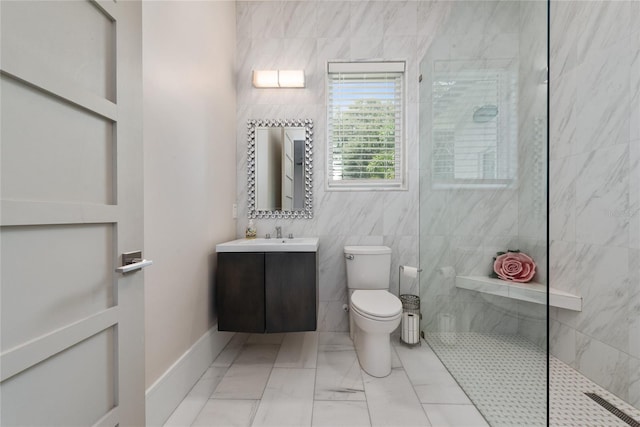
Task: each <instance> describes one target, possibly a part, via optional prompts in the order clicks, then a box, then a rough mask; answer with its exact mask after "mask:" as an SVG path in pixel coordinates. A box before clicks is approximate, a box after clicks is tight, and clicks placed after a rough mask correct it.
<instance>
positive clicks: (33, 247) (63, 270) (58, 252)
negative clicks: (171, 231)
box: [0, 153, 116, 352]
mask: <svg viewBox="0 0 640 427" xmlns="http://www.w3.org/2000/svg"><path fill="white" fill-rule="evenodd" d="M3 154H4V153H3ZM114 233H115V230H114V227H113V225H111V224H87V225H57V226H44V225H43V226H31V227H7V228H4V229H3V230H2V240H1V242H0V243H1V251H2V252H1V253H2V272H1V273H0V280H1V281H2V284H3V286H2V301H0V308H1V309H2V311H1V317H0V320H1V321H2V324H3V325H11V327H10V328H3V330H2V341H1V346H0V351H2V352H4V351H7V350H9V349H11V348H13V347H15V346H17V345H19V344H21V343H22V342H25V341H29V340H31V339H34V338H37V337H38V336H41V335H44V334H47V333H50V332H53V331H55V330H56V329H58V328H61V327H63V326H65V325H68V324H71V323H73V322H76V321H78V320H81V319H84V318H85V317H87V316H90V315H92V314H94V313H97V312H100V311H102V310H105V309H107V308H109V307H111V306H113V304H114V289H113V283H114V275H115V273H114V271H113V268H111V266H113V265H114V264H115V262H116V260H115V259H114V252H115V248H114V239H115V235H114ZM36 261H37V264H36ZM35 267H37V268H35Z"/></svg>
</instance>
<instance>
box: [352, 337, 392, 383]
mask: <svg viewBox="0 0 640 427" xmlns="http://www.w3.org/2000/svg"><path fill="white" fill-rule="evenodd" d="M354 344H355V347H356V354H357V355H358V361H359V362H360V367H361V368H362V369H363V370H364V371H365V372H366V373H367V374H369V375H371V376H372V377H378V378H382V377H386V376H387V375H389V374H390V373H391V340H390V334H388V333H382V334H373V333H370V332H368V333H363V332H362V331H359V333H358V332H356V333H355V341H354Z"/></svg>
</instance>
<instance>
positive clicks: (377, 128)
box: [327, 62, 406, 190]
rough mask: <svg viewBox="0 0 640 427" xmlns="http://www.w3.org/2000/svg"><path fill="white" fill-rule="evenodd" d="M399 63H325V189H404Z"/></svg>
mask: <svg viewBox="0 0 640 427" xmlns="http://www.w3.org/2000/svg"><path fill="white" fill-rule="evenodd" d="M404 71H405V63H404V62H358V63H355V62H340V63H338V62H330V63H329V64H328V85H327V137H328V142H327V147H328V161H327V187H328V189H330V190H375V189H395V190H400V189H404V188H405V181H406V180H405V172H404V169H405V167H404V149H403V146H404Z"/></svg>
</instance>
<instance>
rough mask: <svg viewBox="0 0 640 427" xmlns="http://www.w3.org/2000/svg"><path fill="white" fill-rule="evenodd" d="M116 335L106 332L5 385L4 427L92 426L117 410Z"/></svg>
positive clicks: (113, 332)
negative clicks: (115, 374)
mask: <svg viewBox="0 0 640 427" xmlns="http://www.w3.org/2000/svg"><path fill="white" fill-rule="evenodd" d="M114 336H115V331H114V328H109V329H106V330H104V331H102V332H100V333H98V334H96V335H94V336H92V337H90V338H88V339H86V340H84V341H82V342H80V343H78V344H76V345H74V346H73V347H71V348H70V349H68V350H67V351H65V352H62V353H59V354H57V355H55V356H53V357H51V358H49V359H47V360H45V361H43V362H42V363H39V364H37V365H35V366H33V367H32V368H30V369H27V370H26V371H24V372H23V373H21V374H20V375H16V376H14V377H12V378H10V379H8V380H7V381H5V382H3V383H2V425H7V426H15V425H26V426H51V425H67V426H90V425H93V424H94V423H96V422H97V421H98V420H99V419H100V418H102V416H103V415H104V414H105V413H106V412H108V411H110V410H111V409H113V408H114V406H115V402H114V396H115V388H114V387H115V385H114V379H113V375H111V373H112V372H113V371H114V370H115V359H114V354H115V348H114ZM67 383H73V384H74V387H60V385H61V384H67ZM26 402H28V404H26ZM34 408H37V410H34ZM60 409H62V410H60Z"/></svg>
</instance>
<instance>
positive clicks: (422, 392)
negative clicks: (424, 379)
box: [414, 384, 471, 405]
mask: <svg viewBox="0 0 640 427" xmlns="http://www.w3.org/2000/svg"><path fill="white" fill-rule="evenodd" d="M414 388H415V390H416V394H417V395H418V399H419V400H420V402H422V403H443V404H456V405H471V400H469V398H468V397H467V395H466V394H465V393H464V391H462V389H461V388H460V387H459V386H457V385H454V386H442V385H437V384H433V385H416V386H414Z"/></svg>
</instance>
